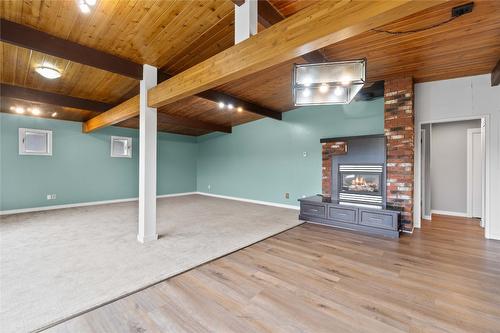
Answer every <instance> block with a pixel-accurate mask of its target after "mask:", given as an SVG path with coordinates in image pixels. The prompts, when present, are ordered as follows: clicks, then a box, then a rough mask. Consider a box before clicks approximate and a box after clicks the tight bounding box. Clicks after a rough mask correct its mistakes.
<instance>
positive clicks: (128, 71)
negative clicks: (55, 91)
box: [0, 19, 281, 120]
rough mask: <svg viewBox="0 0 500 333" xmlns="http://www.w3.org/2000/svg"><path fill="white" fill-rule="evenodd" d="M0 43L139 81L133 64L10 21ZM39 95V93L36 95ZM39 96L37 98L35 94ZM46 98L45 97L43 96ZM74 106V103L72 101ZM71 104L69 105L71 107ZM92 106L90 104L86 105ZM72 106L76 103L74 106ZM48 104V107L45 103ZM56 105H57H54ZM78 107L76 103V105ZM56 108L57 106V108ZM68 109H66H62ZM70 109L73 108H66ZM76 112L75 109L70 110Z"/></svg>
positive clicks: (225, 98)
mask: <svg viewBox="0 0 500 333" xmlns="http://www.w3.org/2000/svg"><path fill="white" fill-rule="evenodd" d="M0 39H1V40H2V41H4V42H7V43H10V44H14V45H17V46H21V47H24V48H28V49H31V50H35V51H39V52H42V53H45V54H50V55H53V56H56V57H59V58H63V59H67V60H70V61H74V62H78V63H81V64H84V65H88V66H92V67H96V68H100V69H103V70H106V71H109V72H113V73H117V74H121V75H125V76H129V77H132V78H134V79H137V80H141V79H142V65H141V64H137V63H135V62H132V61H129V60H126V59H123V58H120V57H117V56H114V55H111V54H108V53H105V52H102V51H99V50H96V49H92V48H89V47H86V46H82V45H79V44H77V43H73V42H70V41H68V40H65V39H61V38H58V37H55V36H52V35H49V34H47V33H44V32H42V31H38V30H35V29H32V28H30V27H27V26H24V25H21V24H17V23H14V22H11V21H7V20H4V19H1V30H0ZM171 77H172V76H171V75H168V74H166V73H163V72H161V71H159V72H158V83H160V82H163V81H165V80H166V79H168V78H171ZM40 93H43V92H40ZM138 93H139V89H138V86H137V87H134V88H132V89H131V90H130V91H128V92H127V93H126V94H124V96H123V97H121V98H120V100H118V101H117V103H115V104H114V105H111V106H110V107H108V109H110V108H112V107H114V106H116V105H118V104H121V103H122V102H124V101H126V100H128V99H130V98H132V97H134V96H135V95H137V94H138ZM38 96H40V94H38ZM45 97H47V96H45ZM198 97H201V98H206V99H208V100H210V101H212V102H215V103H218V102H221V101H222V102H225V103H234V104H235V105H236V106H241V107H243V108H244V109H245V110H246V111H248V112H252V113H256V114H259V115H262V116H266V117H270V118H274V119H279V120H281V113H280V112H277V111H274V110H270V109H267V108H264V107H262V106H259V105H256V104H254V103H250V102H246V101H242V100H240V99H239V98H237V97H234V96H230V95H227V94H221V93H218V92H217V91H210V92H209V94H208V93H207V94H206V96H205V97H203V96H198ZM64 98H66V100H65V101H66V102H68V103H69V100H67V99H68V98H69V99H71V98H73V97H69V96H62V95H60V96H59V100H61V101H62V100H64ZM73 102H75V101H73ZM73 102H71V103H73ZM89 102H93V101H89ZM71 103H70V104H71ZM75 103H76V102H75ZM49 104H50V103H49ZM56 104H57V103H56ZM77 104H78V103H77ZM57 105H60V104H57ZM87 105H88V106H87V108H83V109H86V110H89V109H88V108H89V107H90V105H91V103H90V104H87ZM66 106H69V105H66ZM69 107H73V106H69ZM74 107H76V108H79V107H78V106H74ZM106 110H107V109H105V110H92V111H106Z"/></svg>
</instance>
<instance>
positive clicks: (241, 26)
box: [234, 0, 257, 44]
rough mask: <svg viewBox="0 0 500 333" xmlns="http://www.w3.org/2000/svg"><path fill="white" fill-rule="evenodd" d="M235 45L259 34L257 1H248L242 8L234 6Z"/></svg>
mask: <svg viewBox="0 0 500 333" xmlns="http://www.w3.org/2000/svg"><path fill="white" fill-rule="evenodd" d="M234 22H235V23H234V43H235V44H238V43H239V42H241V41H243V40H245V39H247V38H249V37H250V36H253V35H255V34H256V33H257V0H246V1H245V3H243V4H242V5H241V6H238V5H234Z"/></svg>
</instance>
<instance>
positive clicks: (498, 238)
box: [486, 233, 500, 240]
mask: <svg viewBox="0 0 500 333" xmlns="http://www.w3.org/2000/svg"><path fill="white" fill-rule="evenodd" d="M486 238H487V239H496V240H500V235H495V234H491V233H490V234H489V235H486Z"/></svg>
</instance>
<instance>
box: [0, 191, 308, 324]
mask: <svg viewBox="0 0 500 333" xmlns="http://www.w3.org/2000/svg"><path fill="white" fill-rule="evenodd" d="M137 210H138V209H137V202H127V203H120V204H112V205H103V206H90V207H82V208H70V209H61V210H54V211H45V212H37V213H27V214H18V215H10V216H4V217H2V221H1V223H0V243H1V244H0V250H1V252H0V265H1V266H0V293H1V294H0V324H1V326H0V327H1V330H0V331H2V332H27V331H32V330H35V329H38V328H40V327H43V326H45V325H48V324H50V323H53V322H56V321H58V320H61V319H64V318H67V317H68V316H71V315H74V314H77V313H79V312H81V311H84V310H87V309H89V308H91V307H94V306H96V305H100V304H102V303H104V302H107V301H109V300H112V299H114V298H117V297H119V296H122V295H124V294H127V293H130V292H132V291H135V290H137V289H140V288H142V287H145V286H147V285H149V284H152V283H155V282H158V281H160V280H163V279H165V278H167V277H169V276H172V275H175V274H178V273H180V272H182V271H185V270H187V269H189V268H192V267H194V266H197V265H199V264H201V263H203V262H206V261H209V260H212V259H214V258H217V257H220V256H222V255H224V254H227V253H229V252H232V251H235V250H237V249H239V248H242V247H245V246H247V245H249V244H252V243H254V242H256V241H259V240H261V239H263V238H266V237H268V236H271V235H273V234H276V233H278V232H281V231H283V230H286V229H288V228H291V227H293V226H295V225H298V224H299V223H300V221H299V220H298V217H297V216H298V212H297V211H295V210H291V209H284V208H276V207H269V206H263V205H256V204H250V203H243V202H239V201H232V200H225V199H218V198H212V197H205V196H201V195H189V196H183V197H173V198H165V199H159V200H158V208H157V210H158V233H159V235H160V239H159V240H158V241H155V242H152V243H148V244H145V245H143V244H140V243H138V242H137V241H136V234H137Z"/></svg>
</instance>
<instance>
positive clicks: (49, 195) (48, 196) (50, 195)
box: [47, 194, 56, 200]
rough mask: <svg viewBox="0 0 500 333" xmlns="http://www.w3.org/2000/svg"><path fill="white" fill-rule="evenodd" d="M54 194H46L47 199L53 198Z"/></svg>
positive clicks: (54, 197)
mask: <svg viewBox="0 0 500 333" xmlns="http://www.w3.org/2000/svg"><path fill="white" fill-rule="evenodd" d="M55 199H56V195H55V194H47V200H55Z"/></svg>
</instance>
